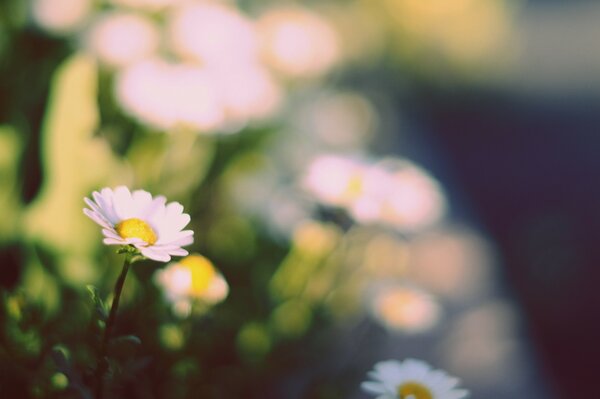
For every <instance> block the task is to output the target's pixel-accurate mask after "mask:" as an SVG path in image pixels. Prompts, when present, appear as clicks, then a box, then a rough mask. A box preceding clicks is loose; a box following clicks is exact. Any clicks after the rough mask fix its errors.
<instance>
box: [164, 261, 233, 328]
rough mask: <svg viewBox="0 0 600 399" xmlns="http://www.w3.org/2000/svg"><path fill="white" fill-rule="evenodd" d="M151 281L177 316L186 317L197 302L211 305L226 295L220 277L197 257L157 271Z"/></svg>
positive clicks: (224, 283) (227, 286) (223, 281)
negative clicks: (160, 290)
mask: <svg viewBox="0 0 600 399" xmlns="http://www.w3.org/2000/svg"><path fill="white" fill-rule="evenodd" d="M154 282H155V283H156V285H158V286H159V287H160V288H161V289H162V291H163V293H164V296H165V298H166V299H167V300H168V301H169V302H170V303H171V304H172V306H173V310H174V311H175V313H177V314H178V315H180V316H187V315H188V314H189V313H190V311H191V308H192V304H193V303H194V302H196V301H200V302H203V303H205V304H209V305H214V304H216V303H218V302H221V301H222V300H223V299H225V297H226V296H227V294H228V293H229V285H228V284H227V281H225V278H224V277H223V275H222V274H221V273H219V272H218V271H217V270H216V268H215V267H214V266H213V264H212V263H211V262H210V261H209V260H208V259H206V258H205V257H204V256H201V255H198V254H193V255H190V256H187V257H185V258H183V259H181V260H179V261H178V262H173V263H170V264H169V265H168V266H167V267H166V268H165V269H163V270H157V271H156V273H155V275H154Z"/></svg>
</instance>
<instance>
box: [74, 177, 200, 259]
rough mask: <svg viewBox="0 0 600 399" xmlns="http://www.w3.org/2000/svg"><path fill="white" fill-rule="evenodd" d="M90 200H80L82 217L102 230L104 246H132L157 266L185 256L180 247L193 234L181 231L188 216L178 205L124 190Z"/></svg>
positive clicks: (105, 191) (106, 190) (106, 191)
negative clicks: (82, 201) (83, 215)
mask: <svg viewBox="0 0 600 399" xmlns="http://www.w3.org/2000/svg"><path fill="white" fill-rule="evenodd" d="M92 197H93V200H91V199H89V198H84V201H85V203H86V204H87V206H89V209H88V208H85V209H84V210H83V213H85V214H86V215H87V216H88V217H89V218H90V219H92V220H93V221H94V222H96V223H98V224H99V225H100V226H101V227H102V234H104V237H105V238H104V243H105V244H107V245H133V246H134V247H136V248H137V249H138V250H139V251H140V252H141V253H142V255H144V256H145V257H147V258H150V259H153V260H156V261H160V262H168V261H169V260H171V256H185V255H187V254H188V252H187V251H186V250H185V249H183V248H181V247H184V246H186V245H190V244H191V243H192V242H193V241H194V237H193V235H194V232H193V231H191V230H183V229H184V228H185V226H187V224H188V223H189V222H190V216H189V215H188V214H187V213H183V206H181V204H179V203H178V202H171V203H169V204H166V198H165V197H163V196H162V195H159V196H156V197H152V195H151V194H150V193H149V192H147V191H144V190H136V191H134V192H130V191H129V189H128V188H127V187H124V186H119V187H117V188H115V189H114V190H112V189H110V188H104V189H102V190H101V191H100V192H98V191H94V192H93V193H92Z"/></svg>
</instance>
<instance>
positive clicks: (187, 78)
mask: <svg viewBox="0 0 600 399" xmlns="http://www.w3.org/2000/svg"><path fill="white" fill-rule="evenodd" d="M115 90H116V98H117V101H118V102H119V103H120V104H121V106H122V107H123V109H124V110H125V112H127V113H128V114H130V115H132V116H134V117H136V118H137V119H139V120H140V121H141V122H142V123H144V124H147V125H150V126H152V127H155V128H159V129H164V130H170V129H174V128H178V127H181V128H190V129H195V130H199V131H202V132H206V131H212V130H214V129H217V128H218V127H219V126H220V125H221V124H222V123H223V122H224V118H225V115H224V110H223V107H222V103H221V101H220V98H219V94H218V92H217V88H216V87H215V85H214V81H213V79H212V78H211V76H210V74H209V73H208V72H207V71H206V70H205V69H203V68H200V67H196V66H193V65H189V64H170V63H167V62H166V61H162V60H158V59H153V60H146V61H143V62H140V63H136V64H133V65H132V66H130V67H128V68H126V69H124V70H123V71H121V72H120V73H119V75H118V76H117V81H116V88H115Z"/></svg>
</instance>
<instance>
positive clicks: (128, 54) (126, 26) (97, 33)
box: [86, 12, 159, 67]
mask: <svg viewBox="0 0 600 399" xmlns="http://www.w3.org/2000/svg"><path fill="white" fill-rule="evenodd" d="M86 42H87V43H86V45H87V47H88V48H89V50H90V51H91V52H92V53H93V54H94V55H96V56H97V57H98V58H99V59H100V61H102V62H104V63H105V64H107V65H110V66H113V67H120V66H124V65H127V64H130V63H132V62H134V61H137V60H140V59H142V58H145V57H148V56H150V55H152V54H153V53H154V52H155V51H156V49H157V48H158V43H159V32H158V28H157V27H156V26H155V25H154V23H153V22H152V21H151V20H150V19H149V18H146V17H144V16H143V15H141V14H138V13H130V12H111V13H107V14H104V15H102V16H101V17H100V18H98V19H97V20H96V22H95V23H94V24H93V25H92V27H91V29H90V31H89V32H88V34H87V38H86Z"/></svg>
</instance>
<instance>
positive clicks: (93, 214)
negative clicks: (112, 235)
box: [83, 208, 112, 229]
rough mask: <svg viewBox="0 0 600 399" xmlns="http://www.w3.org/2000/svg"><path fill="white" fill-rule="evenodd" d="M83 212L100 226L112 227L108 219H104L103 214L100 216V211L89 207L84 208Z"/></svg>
mask: <svg viewBox="0 0 600 399" xmlns="http://www.w3.org/2000/svg"><path fill="white" fill-rule="evenodd" d="M83 213H84V214H85V215H86V216H87V217H89V218H90V219H92V220H93V221H94V222H96V223H97V224H99V225H100V226H102V227H104V228H105V229H108V228H111V227H112V226H111V225H110V224H109V223H108V222H107V221H106V220H104V218H102V216H100V215H99V214H98V213H96V212H94V211H90V210H89V209H87V208H84V209H83Z"/></svg>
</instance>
